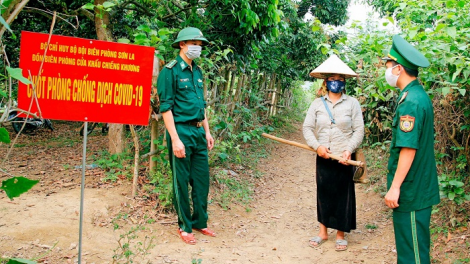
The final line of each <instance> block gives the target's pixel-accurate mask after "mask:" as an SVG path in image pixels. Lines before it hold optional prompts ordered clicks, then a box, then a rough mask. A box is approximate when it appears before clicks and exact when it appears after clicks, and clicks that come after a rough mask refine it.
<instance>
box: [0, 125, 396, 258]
mask: <svg viewBox="0 0 470 264" xmlns="http://www.w3.org/2000/svg"><path fill="white" fill-rule="evenodd" d="M287 137H288V138H289V139H291V140H296V141H299V142H303V139H302V136H301V131H300V129H298V130H297V131H296V132H294V133H292V134H291V135H289V136H287ZM314 160H315V159H314V156H313V155H312V153H310V152H308V151H304V150H301V149H299V148H296V147H293V146H287V145H281V144H275V146H274V147H273V149H272V152H271V156H270V158H268V159H265V160H261V161H260V162H259V166H258V170H259V171H261V172H263V177H262V179H261V180H260V181H259V184H258V185H257V186H256V189H255V193H256V195H255V199H254V201H253V202H252V203H251V204H250V209H251V210H249V212H247V210H246V208H245V207H242V206H236V205H235V206H232V208H231V209H230V210H222V209H221V208H220V207H219V206H218V205H215V204H211V205H210V206H209V213H210V223H209V224H210V226H212V227H213V229H214V230H216V231H217V233H218V237H216V238H210V237H204V236H202V235H201V234H196V238H197V239H198V244H197V245H195V246H190V245H186V244H183V242H181V240H180V239H179V237H178V235H177V232H176V228H177V227H176V224H175V223H174V220H175V219H174V216H171V217H170V218H169V220H168V221H166V222H167V223H168V224H161V223H160V224H159V223H148V224H146V225H145V227H146V228H147V231H143V232H141V233H140V236H139V238H135V239H134V240H133V241H134V242H135V241H143V240H144V236H145V235H148V236H154V237H155V239H154V241H153V243H154V244H155V247H154V248H153V249H152V250H150V254H149V255H147V256H146V257H145V259H146V260H149V261H150V262H151V263H204V264H205V263H214V264H222V263H227V264H228V263H257V264H258V263H259V264H264V263H269V264H272V263H374V264H375V263H394V262H396V253H394V252H393V250H394V238H393V232H392V224H391V219H390V217H389V216H390V214H389V213H388V212H387V210H386V208H385V206H384V205H383V202H382V199H381V198H380V197H379V196H378V195H377V194H375V193H374V192H373V191H372V190H365V189H364V186H361V185H356V194H357V218H358V229H357V230H354V231H353V232H351V233H350V234H349V235H347V236H346V239H347V240H348V241H349V249H348V251H345V252H336V251H335V250H334V241H335V233H334V232H331V233H330V237H329V240H328V241H327V242H326V243H324V244H323V245H322V246H321V247H320V248H318V249H313V248H311V247H309V246H308V240H309V238H311V237H312V236H314V235H316V234H317V233H318V223H317V221H316V204H315V197H316V196H315V180H314V168H315V164H314ZM77 177H78V176H77ZM129 189H130V188H129V186H126V185H122V186H120V187H114V188H110V189H103V188H102V189H86V201H87V202H86V204H85V210H86V211H85V218H84V219H85V233H84V253H85V255H84V257H83V260H84V263H97V264H98V263H112V256H113V250H115V249H116V248H117V246H118V243H117V240H118V239H119V235H120V234H123V233H124V229H126V228H120V229H117V230H116V231H113V225H112V224H109V219H110V218H112V217H115V215H114V214H115V212H116V211H115V210H114V209H113V208H117V207H119V206H123V205H127V203H132V201H131V200H130V199H129V198H127V194H128V193H129ZM123 194H124V195H123ZM78 201H79V188H78V187H71V188H62V189H60V190H58V191H56V192H54V193H51V194H47V195H46V194H44V193H31V194H28V195H25V196H23V197H21V198H20V199H16V200H15V201H14V202H12V203H10V202H8V200H7V199H6V198H0V212H1V213H0V256H2V255H5V256H17V257H33V256H38V255H39V254H40V253H41V252H44V251H47V248H48V247H49V246H52V245H53V244H54V243H55V242H57V245H56V247H55V248H54V249H52V252H49V253H48V255H47V257H45V258H42V260H43V263H73V262H74V261H73V260H74V259H76V254H77V249H76V248H75V247H74V246H75V245H76V244H77V243H78V214H77V212H78V208H79V207H78V204H79V202H78ZM129 222H130V223H131V225H132V222H133V221H129ZM131 225H129V226H131ZM366 226H368V227H369V228H370V227H376V228H375V229H369V230H368V229H367V228H366ZM128 228H129V227H127V229H126V230H128ZM135 260H136V262H135V263H140V261H139V260H138V259H137V258H136V259H135Z"/></svg>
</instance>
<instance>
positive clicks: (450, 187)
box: [439, 174, 470, 205]
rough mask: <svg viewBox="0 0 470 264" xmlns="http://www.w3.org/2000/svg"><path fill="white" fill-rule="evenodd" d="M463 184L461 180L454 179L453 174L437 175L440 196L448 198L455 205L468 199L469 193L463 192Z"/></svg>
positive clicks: (469, 197) (469, 199) (469, 198)
mask: <svg viewBox="0 0 470 264" xmlns="http://www.w3.org/2000/svg"><path fill="white" fill-rule="evenodd" d="M464 185H465V184H464V183H463V182H461V181H459V180H456V179H455V175H447V174H442V175H440V176H439V187H440V194H441V198H448V199H449V200H451V201H454V202H455V203H456V204H457V205H461V204H462V203H463V202H464V201H465V200H467V201H470V195H468V194H465V189H464V188H463V187H464Z"/></svg>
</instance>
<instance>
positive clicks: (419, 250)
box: [384, 35, 440, 264]
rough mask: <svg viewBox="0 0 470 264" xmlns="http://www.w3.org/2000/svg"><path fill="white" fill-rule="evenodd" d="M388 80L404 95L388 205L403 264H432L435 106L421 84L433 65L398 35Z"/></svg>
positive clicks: (394, 138)
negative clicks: (424, 71)
mask: <svg viewBox="0 0 470 264" xmlns="http://www.w3.org/2000/svg"><path fill="white" fill-rule="evenodd" d="M384 60H386V64H385V65H386V67H387V70H386V72H385V79H386V80H387V83H388V84H389V85H391V86H393V87H398V88H399V89H400V90H401V92H400V95H399V96H398V102H397V108H396V111H395V115H394V117H393V123H392V142H391V146H390V159H389V162H388V171H389V172H388V175H387V187H388V192H387V194H386V195H385V204H386V205H387V206H388V207H390V208H392V209H393V227H394V230H395V243H396V248H397V255H398V257H397V260H398V261H397V262H398V263H399V264H401V263H403V264H405V263H406V264H411V263H421V264H429V263H430V256H429V248H430V233H429V225H430V219H431V207H432V206H433V205H436V204H438V203H439V201H440V198H439V186H438V180H437V171H436V161H435V158H434V112H433V107H432V102H431V100H430V98H429V97H428V95H427V94H426V92H425V91H424V89H423V87H422V86H421V84H420V83H419V81H418V79H417V76H418V68H419V67H428V66H429V61H428V60H427V59H426V57H424V56H423V55H422V54H421V53H420V52H419V51H418V50H416V49H415V48H414V47H413V46H412V45H411V44H409V43H408V42H407V41H406V40H404V39H403V38H402V37H400V36H398V35H395V36H394V37H393V44H392V48H391V50H390V53H389V54H388V56H387V57H385V58H384Z"/></svg>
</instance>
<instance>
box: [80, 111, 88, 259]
mask: <svg viewBox="0 0 470 264" xmlns="http://www.w3.org/2000/svg"><path fill="white" fill-rule="evenodd" d="M86 119H87V118H85V120H86ZM87 135H88V122H85V124H84V127H83V157H82V183H81V189H80V222H79V226H80V227H79V231H78V233H79V234H78V264H81V263H82V236H83V203H84V198H85V197H84V196H85V170H86V142H87Z"/></svg>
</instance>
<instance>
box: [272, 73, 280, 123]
mask: <svg viewBox="0 0 470 264" xmlns="http://www.w3.org/2000/svg"><path fill="white" fill-rule="evenodd" d="M275 94H277V95H276V99H275V100H274V106H273V109H274V112H273V116H275V115H276V113H277V104H278V102H279V98H280V97H281V78H279V79H278V80H277V87H276V92H275Z"/></svg>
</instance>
